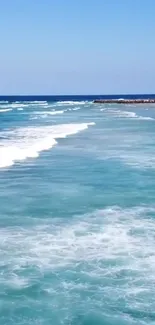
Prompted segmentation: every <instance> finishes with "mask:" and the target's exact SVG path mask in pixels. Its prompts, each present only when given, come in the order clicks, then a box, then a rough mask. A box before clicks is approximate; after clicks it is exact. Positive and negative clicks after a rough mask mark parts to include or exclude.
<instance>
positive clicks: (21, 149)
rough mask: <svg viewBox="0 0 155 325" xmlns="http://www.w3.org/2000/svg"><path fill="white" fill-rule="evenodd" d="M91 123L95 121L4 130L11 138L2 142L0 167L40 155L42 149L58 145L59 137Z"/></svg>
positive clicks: (0, 146) (78, 130) (84, 127)
mask: <svg viewBox="0 0 155 325" xmlns="http://www.w3.org/2000/svg"><path fill="white" fill-rule="evenodd" d="M91 125H94V123H81V124H61V125H55V126H44V127H28V128H19V129H15V130H13V131H8V132H4V133H5V136H7V137H8V138H9V140H3V141H1V143H0V168H4V167H8V166H11V165H13V164H14V163H15V162H16V161H21V160H25V159H26V158H35V157H38V156H39V153H40V152H41V151H45V150H48V149H50V148H52V147H53V146H54V145H56V144H57V141H56V140H57V139H59V138H65V137H67V136H69V135H73V134H76V133H78V132H80V131H83V130H85V129H87V128H88V126H91Z"/></svg>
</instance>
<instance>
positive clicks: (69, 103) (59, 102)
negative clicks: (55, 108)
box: [57, 100, 88, 105]
mask: <svg viewBox="0 0 155 325" xmlns="http://www.w3.org/2000/svg"><path fill="white" fill-rule="evenodd" d="M57 103H58V104H61V105H84V104H86V103H88V101H79V102H78V101H72V100H71V101H58V102H57Z"/></svg>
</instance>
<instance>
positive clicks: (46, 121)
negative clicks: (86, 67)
mask: <svg viewBox="0 0 155 325" xmlns="http://www.w3.org/2000/svg"><path fill="white" fill-rule="evenodd" d="M0 324H2V325H15V324H17V325H32V324H33V325H34V324H36V325H60V324H61V325H118V324H119V325H131V324H136V325H139V324H143V325H145V324H147V325H150V324H155V105H153V104H151V105H149V104H145V105H140V104H138V105H122V104H120V105H118V104H111V105H110V104H109V105H107V104H106V105H104V104H102V105H101V104H93V103H92V102H91V101H90V98H88V99H86V98H85V99H83V98H81V99H79V98H78V100H73V99H69V100H66V99H64V100H62V99H61V100H57V101H56V100H54V101H46V100H42V101H41V100H40V99H39V100H31V101H30V99H29V100H26V99H25V100H22V101H20V100H18V101H15V100H14V101H11V102H10V101H4V100H3V101H1V102H0Z"/></svg>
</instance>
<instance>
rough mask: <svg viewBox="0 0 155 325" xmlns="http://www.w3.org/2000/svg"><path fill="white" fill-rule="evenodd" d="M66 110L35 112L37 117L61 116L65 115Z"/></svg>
mask: <svg viewBox="0 0 155 325" xmlns="http://www.w3.org/2000/svg"><path fill="white" fill-rule="evenodd" d="M65 111H66V110H61V111H43V112H34V114H36V115H59V114H63V113H64V112H65Z"/></svg>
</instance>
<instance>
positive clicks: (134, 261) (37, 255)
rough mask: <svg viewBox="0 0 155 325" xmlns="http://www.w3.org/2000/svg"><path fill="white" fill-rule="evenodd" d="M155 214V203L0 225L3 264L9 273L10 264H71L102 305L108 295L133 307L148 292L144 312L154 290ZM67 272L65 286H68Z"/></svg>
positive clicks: (49, 267) (54, 266)
mask: <svg viewBox="0 0 155 325" xmlns="http://www.w3.org/2000/svg"><path fill="white" fill-rule="evenodd" d="M154 213H155V208H154V207H143V206H139V207H134V208H130V209H122V208H119V207H109V208H105V209H103V210H99V211H94V212H92V213H90V214H86V215H81V216H73V217H72V218H71V219H66V218H62V219H55V218H51V219H50V220H49V219H46V217H45V216H44V219H43V220H44V224H43V223H41V222H40V221H39V219H38V224H37V225H35V226H32V225H31V227H28V228H22V227H20V228H18V227H17V228H16V227H15V228H9V227H7V228H4V229H3V228H0V238H1V241H0V265H1V266H2V265H3V266H5V270H6V271H5V272H7V267H8V266H9V270H10V269H11V270H12V272H13V271H15V270H18V271H19V270H20V269H21V270H22V269H24V268H25V267H28V266H30V267H34V268H35V269H40V271H41V272H46V270H48V272H49V271H51V272H57V275H58V274H59V272H60V271H61V270H63V271H64V270H65V268H67V269H68V270H70V271H72V272H75V274H76V279H78V281H77V285H78V286H79V285H80V283H81V286H82V285H83V284H87V285H88V288H89V286H90V287H91V289H94V292H95V296H96V299H97V300H98V299H99V301H100V302H101V297H102V296H103V299H102V303H103V304H104V303H105V298H107V299H108V298H109V297H110V300H111V303H112V302H113V303H115V304H116V306H117V301H118V300H119V298H120V299H123V301H125V302H126V303H127V304H128V305H129V306H130V307H131V306H132V304H134V303H135V300H133V299H135V298H136V299H139V294H141V293H142V292H146V291H147V293H148V294H147V296H146V297H145V299H144V300H143V301H142V305H141V307H142V306H143V308H144V310H145V308H146V304H148V305H149V304H151V303H150V298H151V297H153V296H154V294H155V289H154V281H155V249H154V248H155V243H154V237H155V219H154V218H153V217H151V216H152V214H154ZM64 219H65V220H64ZM80 265H82V267H81V269H80V268H79V267H78V266H80ZM63 274H64V272H62V273H61V281H60V282H59V286H60V285H62V290H63V287H64V286H65V287H66V285H67V284H66V285H65V283H64V281H63ZM82 279H84V281H83V280H82ZM85 279H87V281H85ZM71 284H72V280H71V282H70V285H69V284H68V286H67V287H66V288H65V289H68V290H69V287H70V286H71ZM95 284H96V285H97V291H96V286H95ZM8 285H10V283H8ZM20 285H21V284H20ZM92 285H93V287H92ZM23 286H25V282H24V283H23ZM74 286H76V281H74ZM50 288H52V283H51V284H49V287H48V289H49V290H50ZM70 289H72V288H70ZM59 292H60V287H59ZM60 294H62V292H61V293H60ZM65 294H66V292H65ZM93 301H94V300H92V303H93ZM118 306H119V301H118Z"/></svg>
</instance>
